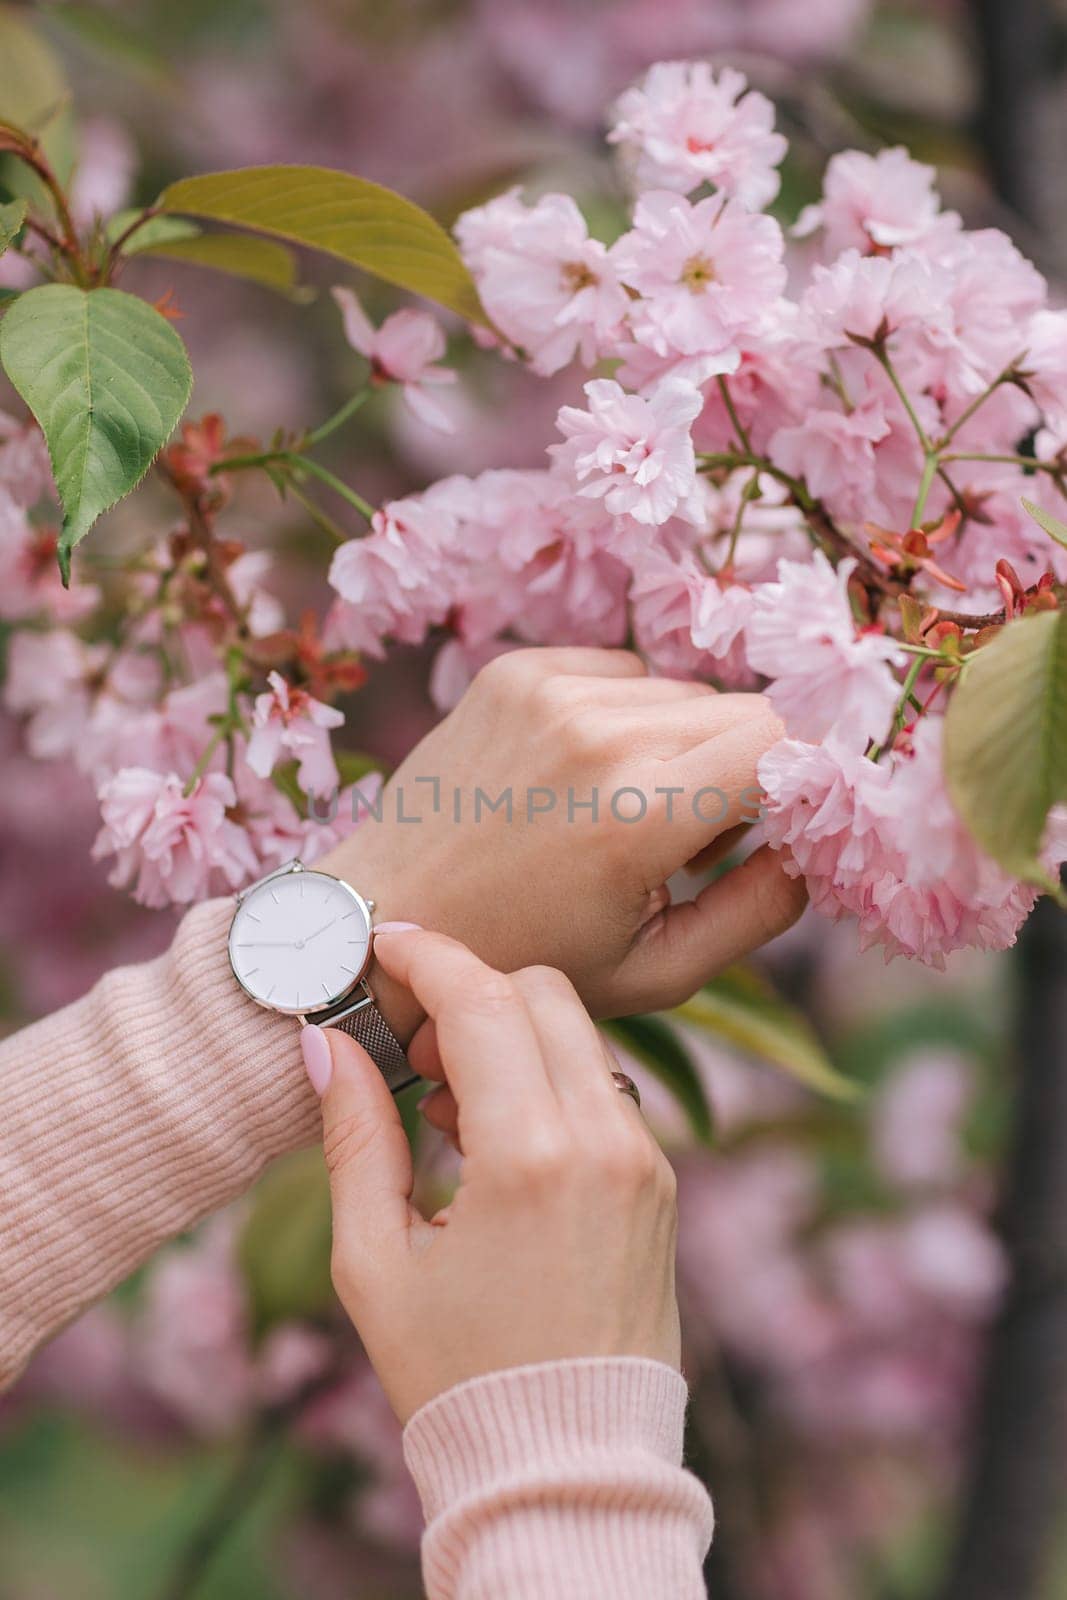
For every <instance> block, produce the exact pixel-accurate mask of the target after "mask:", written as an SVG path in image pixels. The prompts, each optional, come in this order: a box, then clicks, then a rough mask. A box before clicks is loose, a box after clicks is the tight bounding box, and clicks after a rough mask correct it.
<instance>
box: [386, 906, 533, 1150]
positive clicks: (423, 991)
mask: <svg viewBox="0 0 1067 1600" xmlns="http://www.w3.org/2000/svg"><path fill="white" fill-rule="evenodd" d="M374 953H375V956H376V957H377V960H378V962H379V964H380V965H381V966H382V967H383V968H384V970H385V971H386V972H387V973H388V975H389V976H390V977H391V978H394V979H395V980H396V981H397V982H398V983H401V984H403V985H404V986H405V987H406V988H408V989H410V990H411V992H412V994H413V995H414V996H415V998H416V1000H417V1001H418V1002H419V1004H420V1005H421V1006H422V1009H423V1010H424V1011H425V1012H426V1015H427V1016H428V1017H429V1018H431V1019H432V1020H433V1022H434V1024H435V1032H436V1039H437V1048H438V1051H439V1053H440V1057H441V1061H442V1062H443V1064H444V1069H445V1075H446V1077H447V1080H448V1083H449V1085H450V1086H451V1089H452V1092H453V1094H454V1095H455V1097H456V1100H457V1102H458V1104H459V1107H460V1116H461V1120H462V1125H463V1134H464V1143H465V1144H467V1145H468V1147H469V1145H470V1139H469V1137H468V1130H469V1129H473V1128H477V1129H485V1130H487V1131H492V1132H493V1133H494V1134H495V1135H496V1136H499V1133H500V1130H501V1127H502V1126H503V1127H505V1128H507V1129H509V1130H511V1129H513V1128H514V1127H515V1126H516V1125H519V1126H520V1127H521V1126H522V1125H523V1124H524V1123H525V1124H527V1125H528V1124H530V1123H535V1122H536V1123H540V1122H543V1121H544V1120H545V1119H552V1118H554V1117H555V1115H556V1114H557V1108H558V1103H557V1101H556V1097H555V1095H554V1094H553V1092H552V1086H551V1084H550V1083H549V1080H548V1075H547V1073H546V1071H545V1064H544V1060H543V1058H542V1055H541V1047H540V1044H539V1042H538V1039H537V1034H536V1033H535V1031H534V1027H533V1024H532V1022H531V1021H530V1016H529V1013H528V1011H527V1008H526V1005H525V1003H524V1001H523V999H522V996H521V995H520V994H519V991H518V990H517V989H516V988H515V985H514V984H513V983H512V982H511V980H510V979H509V978H506V977H505V976H504V974H503V973H500V972H495V971H494V970H493V968H492V967H487V966H486V964H485V962H484V961H480V960H479V959H478V957H477V956H476V955H473V954H472V952H471V951H470V950H468V949H467V948H466V946H464V945H462V944H459V943H458V942H457V941H456V940H455V939H449V938H448V937H447V936H446V935H445V934H443V933H429V932H424V931H422V930H419V931H407V932H403V933H392V932H389V933H383V932H379V933H378V934H377V935H376V937H375V941H374Z"/></svg>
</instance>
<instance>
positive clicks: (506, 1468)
mask: <svg viewBox="0 0 1067 1600" xmlns="http://www.w3.org/2000/svg"><path fill="white" fill-rule="evenodd" d="M685 1404H686V1391H685V1384H684V1382H683V1380H682V1378H681V1377H680V1376H679V1374H678V1373H676V1372H674V1371H673V1370H672V1369H671V1368H669V1367H666V1366H663V1365H661V1364H660V1363H658V1362H652V1361H642V1360H634V1359H620V1360H588V1361H566V1362H553V1363H550V1364H546V1365H544V1366H535V1367H524V1368H517V1369H514V1370H512V1371H509V1372H499V1373H493V1374H491V1375H490V1376H488V1377H486V1378H479V1379H476V1380H474V1381H473V1382H472V1383H467V1384H462V1385H460V1386H459V1387H457V1388H455V1389H451V1390H449V1391H448V1392H447V1393H446V1394H444V1395H441V1396H439V1397H438V1399H437V1400H435V1401H431V1403H430V1404H429V1405H427V1406H424V1407H423V1408H422V1410H421V1411H419V1412H417V1413H416V1415H415V1416H414V1417H413V1418H412V1420H411V1422H410V1423H409V1424H408V1427H407V1430H406V1432H405V1436H404V1446H405V1455H406V1459H407V1462H408V1466H409V1468H410V1469H411V1472H412V1474H413V1476H414V1478H415V1481H416V1484H417V1485H418V1488H419V1493H420V1496H421V1498H422V1502H423V1509H424V1511H425V1513H426V1521H427V1529H426V1535H425V1539H424V1543H423V1574H424V1579H425V1583H426V1592H427V1595H428V1596H429V1600H498V1597H499V1596H501V1595H507V1596H508V1597H509V1600H601V1597H603V1600H609V1597H610V1600H703V1597H704V1595H705V1588H704V1581H703V1577H702V1563H703V1559H704V1556H705V1554H706V1552H707V1548H708V1544H709V1542H710V1540H711V1532H712V1525H713V1518H712V1510H711V1502H710V1500H709V1499H708V1496H707V1494H706V1493H705V1491H704V1489H703V1487H702V1486H701V1484H700V1483H699V1482H698V1481H697V1479H696V1478H694V1477H693V1476H692V1475H691V1474H690V1473H688V1472H686V1471H684V1470H683V1469H682V1466H681V1461H682V1432H683V1424H684V1416H685Z"/></svg>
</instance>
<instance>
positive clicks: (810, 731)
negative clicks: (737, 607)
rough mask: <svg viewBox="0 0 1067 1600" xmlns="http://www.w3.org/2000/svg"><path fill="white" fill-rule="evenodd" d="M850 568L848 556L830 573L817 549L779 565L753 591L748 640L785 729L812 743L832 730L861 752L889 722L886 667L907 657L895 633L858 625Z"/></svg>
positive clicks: (894, 690) (892, 691)
mask: <svg viewBox="0 0 1067 1600" xmlns="http://www.w3.org/2000/svg"><path fill="white" fill-rule="evenodd" d="M855 568H856V563H855V561H853V560H847V561H842V562H841V565H840V566H839V567H838V569H837V571H836V572H835V571H834V569H833V567H832V566H831V565H830V562H829V561H828V560H827V559H826V557H825V556H824V555H823V554H822V552H821V551H816V552H815V554H814V556H813V558H812V560H811V561H810V562H797V561H782V562H780V563H779V566H778V579H777V582H775V583H762V584H759V585H758V586H757V587H756V589H755V591H754V593H753V595H752V600H751V606H750V614H749V617H748V622H747V626H746V629H745V641H746V647H747V653H748V661H749V665H750V666H752V667H754V668H755V669H756V671H757V672H762V673H765V674H766V675H767V677H769V678H770V679H771V682H770V684H769V685H768V688H767V695H768V698H769V699H770V701H771V704H772V705H773V706H774V709H775V710H776V711H777V712H778V714H779V715H780V716H781V718H782V719H783V721H784V722H785V725H786V728H787V730H788V732H789V733H790V734H792V735H793V736H794V737H796V738H799V739H808V740H811V741H813V742H814V741H815V740H818V739H822V738H824V737H825V736H826V735H827V734H830V733H832V734H834V735H835V737H836V738H837V739H838V740H840V741H842V742H847V744H848V745H849V746H850V747H851V748H854V749H856V750H858V751H863V750H864V749H865V748H866V746H867V744H868V742H869V741H870V740H871V739H874V740H880V739H881V738H882V737H883V736H884V734H885V733H886V731H887V729H888V727H889V722H890V718H891V717H892V714H893V711H894V709H895V707H896V704H897V700H898V697H899V694H900V686H899V684H898V682H897V680H896V678H895V677H894V676H893V673H892V672H891V670H890V668H891V667H893V666H897V667H899V666H900V665H901V664H902V663H903V661H904V659H905V658H904V655H903V653H902V652H901V650H900V649H899V647H898V646H897V644H896V642H895V640H893V639H892V638H889V637H887V636H886V635H885V634H882V633H876V632H871V631H868V632H865V633H863V632H860V631H859V630H858V629H857V626H856V623H855V621H854V620H853V616H852V609H851V607H850V605H849V601H848V580H849V577H850V575H851V574H852V573H853V572H854V571H855Z"/></svg>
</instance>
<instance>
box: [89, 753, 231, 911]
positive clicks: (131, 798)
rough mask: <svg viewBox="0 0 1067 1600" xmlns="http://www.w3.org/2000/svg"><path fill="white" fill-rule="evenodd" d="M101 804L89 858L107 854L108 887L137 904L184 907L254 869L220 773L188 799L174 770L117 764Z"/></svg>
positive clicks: (205, 779)
mask: <svg viewBox="0 0 1067 1600" xmlns="http://www.w3.org/2000/svg"><path fill="white" fill-rule="evenodd" d="M99 799H100V812H101V818H102V820H103V827H102V828H101V830H100V832H99V834H98V835H97V838H96V843H95V844H94V846H93V856H94V858H95V859H96V860H101V859H102V858H104V857H106V856H111V855H113V856H114V857H115V864H114V866H113V868H112V870H111V873H110V876H109V878H108V882H109V883H112V884H114V885H115V887H116V888H120V889H129V890H130V891H131V893H132V894H133V898H134V899H135V900H138V901H140V903H141V904H142V905H146V906H165V905H188V904H190V903H191V902H193V901H196V900H205V899H207V898H208V897H209V896H210V895H211V894H213V893H217V894H222V893H225V892H226V891H227V890H233V889H236V888H238V887H239V886H240V884H242V883H244V882H246V881H247V880H248V879H249V878H251V877H254V876H255V875H256V872H257V871H258V863H257V860H256V856H255V852H254V851H253V849H252V845H251V842H250V841H249V838H248V834H247V833H246V832H245V830H244V829H243V828H242V827H241V826H240V825H239V824H238V823H236V822H234V821H232V820H231V819H230V818H229V817H228V815H227V812H228V811H229V809H230V808H231V807H232V806H234V805H235V804H236V801H237V796H236V793H235V790H234V786H233V783H232V782H231V780H230V779H229V778H228V777H227V776H226V775H225V773H222V772H211V773H207V774H206V775H205V776H204V777H202V778H200V779H198V780H197V782H196V784H195V785H194V787H193V789H192V792H191V793H190V794H188V795H187V794H186V793H185V788H184V785H183V784H182V780H181V779H180V778H179V777H178V776H177V774H176V773H173V772H170V773H159V772H152V771H149V769H148V768H147V767H123V768H122V770H121V771H119V772H117V773H116V774H115V776H114V777H113V778H110V779H109V780H108V781H107V782H106V783H105V784H104V785H103V787H102V788H101V790H100V795H99Z"/></svg>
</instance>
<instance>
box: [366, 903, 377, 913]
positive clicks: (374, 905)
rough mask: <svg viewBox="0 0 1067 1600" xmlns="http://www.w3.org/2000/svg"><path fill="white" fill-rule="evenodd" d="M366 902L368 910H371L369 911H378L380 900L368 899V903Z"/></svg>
mask: <svg viewBox="0 0 1067 1600" xmlns="http://www.w3.org/2000/svg"><path fill="white" fill-rule="evenodd" d="M366 904H367V910H368V911H369V912H371V913H372V914H373V913H374V912H375V911H377V909H378V902H377V900H368V901H367V903H366Z"/></svg>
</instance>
